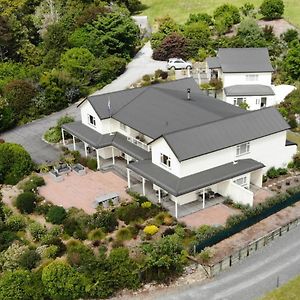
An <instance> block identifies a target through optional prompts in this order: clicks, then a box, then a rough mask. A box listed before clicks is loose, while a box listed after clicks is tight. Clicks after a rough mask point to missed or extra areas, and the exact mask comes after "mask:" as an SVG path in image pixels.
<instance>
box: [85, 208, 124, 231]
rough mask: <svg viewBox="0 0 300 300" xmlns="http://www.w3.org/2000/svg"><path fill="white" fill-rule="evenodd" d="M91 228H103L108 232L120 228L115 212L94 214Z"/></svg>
mask: <svg viewBox="0 0 300 300" xmlns="http://www.w3.org/2000/svg"><path fill="white" fill-rule="evenodd" d="M90 226H91V227H92V228H103V230H104V231H106V232H113V231H114V230H115V229H116V227H117V226H118V220H117V218H116V216H115V214H114V213H113V212H110V211H102V212H98V213H95V214H93V216H92V218H91V220H90Z"/></svg>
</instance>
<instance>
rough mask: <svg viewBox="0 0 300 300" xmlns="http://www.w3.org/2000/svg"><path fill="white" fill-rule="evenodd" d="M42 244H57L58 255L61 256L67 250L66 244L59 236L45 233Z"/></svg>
mask: <svg viewBox="0 0 300 300" xmlns="http://www.w3.org/2000/svg"><path fill="white" fill-rule="evenodd" d="M41 243H42V245H47V246H52V245H54V246H56V247H57V253H56V254H57V256H61V255H63V254H64V253H65V251H66V246H65V244H64V243H63V242H62V240H61V239H60V238H57V237H52V236H49V235H45V236H44V237H43V239H42V240H41Z"/></svg>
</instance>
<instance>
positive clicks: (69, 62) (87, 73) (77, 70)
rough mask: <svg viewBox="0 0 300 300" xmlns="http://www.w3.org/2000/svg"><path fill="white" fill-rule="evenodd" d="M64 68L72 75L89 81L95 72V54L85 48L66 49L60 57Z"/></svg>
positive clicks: (83, 80)
mask: <svg viewBox="0 0 300 300" xmlns="http://www.w3.org/2000/svg"><path fill="white" fill-rule="evenodd" d="M60 63H61V65H62V66H63V68H64V69H65V70H66V71H68V72H69V73H70V74H71V75H72V76H74V77H75V78H77V79H81V81H82V82H87V83H89V82H90V80H91V78H92V74H93V72H95V70H96V67H95V56H94V55H93V54H92V53H91V52H90V51H89V50H88V49H85V48H72V49H70V50H68V51H66V52H65V53H64V54H63V55H62V56H61V59H60Z"/></svg>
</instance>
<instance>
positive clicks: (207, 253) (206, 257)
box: [198, 247, 214, 264]
mask: <svg viewBox="0 0 300 300" xmlns="http://www.w3.org/2000/svg"><path fill="white" fill-rule="evenodd" d="M198 257H199V259H200V261H201V263H204V264H205V263H208V262H209V261H210V260H211V259H212V258H213V257H214V252H213V250H212V249H211V248H209V247H206V248H204V249H203V250H202V251H201V252H200V253H199V255H198Z"/></svg>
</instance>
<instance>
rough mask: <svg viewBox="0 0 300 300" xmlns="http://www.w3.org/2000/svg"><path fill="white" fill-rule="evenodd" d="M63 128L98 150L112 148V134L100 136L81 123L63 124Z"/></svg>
mask: <svg viewBox="0 0 300 300" xmlns="http://www.w3.org/2000/svg"><path fill="white" fill-rule="evenodd" d="M62 128H63V129H65V130H66V131H67V132H69V133H71V134H73V135H74V136H76V137H77V138H79V139H80V140H82V141H84V142H86V143H87V144H89V145H90V146H92V147H94V148H96V149H99V148H104V147H107V146H110V145H111V143H112V140H113V138H114V136H113V135H110V134H105V135H103V134H100V133H99V132H97V131H96V130H94V129H92V128H90V127H88V126H86V125H84V124H82V123H81V122H72V123H67V124H63V125H62Z"/></svg>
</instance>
